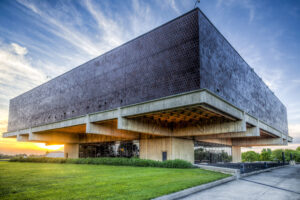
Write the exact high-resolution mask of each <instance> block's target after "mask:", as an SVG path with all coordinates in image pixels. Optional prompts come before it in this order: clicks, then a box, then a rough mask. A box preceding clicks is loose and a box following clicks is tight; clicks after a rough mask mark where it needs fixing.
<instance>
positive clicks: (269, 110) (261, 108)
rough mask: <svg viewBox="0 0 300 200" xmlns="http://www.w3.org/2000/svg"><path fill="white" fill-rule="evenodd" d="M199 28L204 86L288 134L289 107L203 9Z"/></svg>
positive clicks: (201, 75)
mask: <svg viewBox="0 0 300 200" xmlns="http://www.w3.org/2000/svg"><path fill="white" fill-rule="evenodd" d="M199 31H200V32H199V38H200V39H199V42H200V80H201V81H200V88H206V89H208V90H210V91H212V92H213V93H215V94H217V95H219V96H221V97H223V98H224V99H226V100H227V101H229V102H230V103H232V104H233V105H235V106H237V107H239V108H241V109H243V110H244V111H245V112H247V113H249V114H251V115H253V116H255V117H257V118H258V119H260V120H262V121H264V122H266V123H267V124H269V125H271V126H273V127H274V128H277V129H278V130H281V131H283V132H284V133H288V128H287V112H286V108H285V106H284V105H283V104H282V103H281V102H280V101H279V99H278V98H277V97H276V96H275V95H274V94H273V92H272V91H271V90H270V89H269V88H268V87H267V85H266V84H265V83H264V82H263V81H262V80H261V78H260V77H258V76H257V74H256V73H255V72H254V71H253V69H252V68H251V67H250V66H249V65H248V64H247V63H246V62H245V61H244V60H243V58H242V57H241V56H240V55H239V54H238V53H237V52H236V51H235V49H234V48H233V47H232V46H231V45H230V44H229V43H228V41H227V40H226V39H225V38H224V37H223V36H222V34H221V33H220V32H219V31H218V30H217V29H216V28H215V27H214V26H213V25H212V24H211V23H210V21H209V20H208V19H207V18H206V17H205V15H204V14H202V13H201V12H200V13H199Z"/></svg>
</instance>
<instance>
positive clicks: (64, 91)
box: [8, 10, 287, 132]
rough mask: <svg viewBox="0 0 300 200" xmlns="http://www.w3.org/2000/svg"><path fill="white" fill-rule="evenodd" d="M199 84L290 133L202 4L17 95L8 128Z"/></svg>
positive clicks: (280, 110)
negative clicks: (199, 8) (203, 10)
mask: <svg viewBox="0 0 300 200" xmlns="http://www.w3.org/2000/svg"><path fill="white" fill-rule="evenodd" d="M199 38H200V41H199ZM199 44H200V45H199ZM199 50H200V51H199ZM200 80H201V81H200ZM200 88H206V89H209V90H211V91H212V92H214V93H216V94H218V95H219V96H221V97H223V98H224V99H226V100H227V101H229V102H231V103H232V104H234V105H236V106H237V107H240V108H242V109H244V110H245V111H246V112H248V113H250V114H252V115H254V116H256V117H258V118H260V119H261V120H263V121H265V122H267V123H268V124H270V125H272V126H274V127H275V128H277V129H279V130H282V131H284V132H287V116H286V109H285V107H284V106H283V105H282V103H281V102H280V101H279V100H278V99H277V97H275V96H274V94H273V93H272V92H271V91H270V90H269V89H268V88H267V87H266V85H265V84H264V83H263V81H262V80H261V79H260V78H259V77H258V76H257V75H256V74H255V73H254V72H253V71H252V70H251V68H250V67H249V66H248V65H247V63H245V62H244V60H243V59H242V58H241V57H240V56H239V55H238V53H237V52H236V51H235V50H234V49H233V48H232V47H231V46H230V44H229V43H228V42H227V41H226V40H225V39H224V37H223V36H222V35H221V34H220V33H219V32H218V31H217V30H216V29H215V27H214V26H213V25H212V24H211V23H210V22H209V21H208V20H207V19H206V17H205V16H204V15H203V14H202V13H201V12H199V10H193V11H191V12H189V13H187V14H185V15H183V16H181V17H179V18H176V19H175V20H172V21H171V22H169V23H167V24H165V25H163V26H160V27H158V28H157V29H154V30H153V31H151V32H148V33H146V34H144V35H142V36H140V37H138V38H136V39H134V40H132V41H130V42H128V43H126V44H124V45H122V46H120V47H118V48H116V49H113V50H112V51H110V52H108V53H106V54H103V55H101V56H99V57H97V58H95V59H93V60H91V61H89V62H87V63H85V64H83V65H81V66H79V67H77V68H75V69H73V70H71V71H69V72H67V73H65V74H63V75H61V76H59V77H57V78H55V79H53V80H51V81H49V82H47V83H45V84H43V85H41V86H39V87H37V88H35V89H33V90H30V91H28V92H26V93H24V94H22V95H20V96H18V97H16V98H14V99H12V100H11V101H10V108H9V109H10V110H9V123H8V131H14V130H18V129H23V128H29V127H33V126H38V125H43V124H47V123H51V122H56V121H61V120H63V119H68V118H72V117H76V116H80V115H85V114H88V113H93V112H97V111H103V110H108V109H112V108H117V107H119V106H125V105H129V104H133V103H138V102H143V101H147V100H151V99H155V98H160V97H164V96H169V95H174V94H178V93H182V92H187V91H192V90H197V89H200Z"/></svg>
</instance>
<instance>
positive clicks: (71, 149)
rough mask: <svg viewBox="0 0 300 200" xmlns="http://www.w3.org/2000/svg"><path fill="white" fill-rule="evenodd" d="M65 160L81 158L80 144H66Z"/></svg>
mask: <svg viewBox="0 0 300 200" xmlns="http://www.w3.org/2000/svg"><path fill="white" fill-rule="evenodd" d="M64 153H65V158H78V157H79V144H70V143H68V144H65V145H64Z"/></svg>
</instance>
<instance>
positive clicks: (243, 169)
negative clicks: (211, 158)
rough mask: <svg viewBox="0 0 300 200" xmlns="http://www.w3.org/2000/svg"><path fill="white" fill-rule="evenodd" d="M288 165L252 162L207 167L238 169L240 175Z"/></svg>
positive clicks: (215, 164) (217, 164) (213, 164)
mask: <svg viewBox="0 0 300 200" xmlns="http://www.w3.org/2000/svg"><path fill="white" fill-rule="evenodd" d="M288 164H289V163H287V162H286V163H283V162H254V163H211V164H208V165H209V166H215V167H225V168H233V169H239V170H240V173H241V174H243V173H249V172H253V171H258V170H263V169H268V168H273V167H279V166H283V165H288Z"/></svg>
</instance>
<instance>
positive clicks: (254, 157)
mask: <svg viewBox="0 0 300 200" xmlns="http://www.w3.org/2000/svg"><path fill="white" fill-rule="evenodd" d="M259 157H260V155H259V153H256V152H255V151H247V152H244V153H242V161H243V162H254V161H259Z"/></svg>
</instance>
